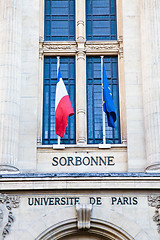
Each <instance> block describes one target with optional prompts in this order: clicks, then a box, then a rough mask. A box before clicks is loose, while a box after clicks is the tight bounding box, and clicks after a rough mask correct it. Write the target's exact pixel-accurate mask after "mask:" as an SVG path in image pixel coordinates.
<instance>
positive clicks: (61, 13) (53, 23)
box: [44, 0, 75, 41]
mask: <svg viewBox="0 0 160 240" xmlns="http://www.w3.org/2000/svg"><path fill="white" fill-rule="evenodd" d="M44 32H45V34H44V35H45V36H44V39H45V41H46V40H50V41H56V40H58V41H59V40H60V41H63V40H74V38H75V3H74V0H62V1H56V0H45V31H44Z"/></svg>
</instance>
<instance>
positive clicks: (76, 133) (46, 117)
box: [42, 0, 124, 146]
mask: <svg viewBox="0 0 160 240" xmlns="http://www.w3.org/2000/svg"><path fill="white" fill-rule="evenodd" d="M117 1H118V0H85V1H81V0H44V3H45V18H44V43H43V46H42V47H43V52H44V82H43V130H42V143H43V144H44V145H45V144H46V145H51V144H56V143H57V135H56V133H55V91H56V83H57V56H59V55H60V66H61V74H62V78H63V80H64V83H65V85H66V88H67V91H68V94H69V97H70V99H71V103H72V106H73V108H74V112H75V114H74V115H73V116H71V117H69V118H68V123H67V129H66V132H65V135H64V137H63V138H61V143H62V144H75V143H77V144H81V143H83V144H84V145H85V144H86V143H87V144H100V143H103V119H102V116H103V114H102V113H103V112H102V88H101V57H100V56H101V55H104V63H105V69H106V74H107V78H108V82H109V86H110V88H111V92H112V96H113V101H114V105H115V109H116V115H117V120H116V122H115V128H111V127H109V126H108V123H107V117H106V119H105V121H106V126H105V128H106V129H105V132H106V143H108V144H119V143H121V136H120V135H121V134H120V133H121V131H120V110H119V80H118V52H120V51H119V49H120V47H121V45H120V44H121V43H120V44H118V41H117V16H118V18H119V12H118V14H117V12H116V2H117ZM120 1H121V0H120ZM85 9H86V12H85V13H84V11H85ZM118 10H119V8H118ZM75 12H76V13H77V14H75ZM75 22H76V23H77V24H75ZM75 28H76V31H75ZM85 29H86V32H85ZM75 32H76V38H75ZM118 34H122V33H121V29H119V31H118ZM120 36H121V35H120ZM76 39H78V41H76ZM55 41H56V42H55ZM69 41H72V42H70V43H69ZM116 54H117V55H116ZM119 61H121V58H119ZM120 66H121V65H120ZM75 69H76V73H75ZM85 94H86V96H85ZM76 105H77V109H75V108H76ZM86 121H87V124H86ZM76 124H77V125H76ZM123 129H124V128H123V126H122V131H123ZM122 138H123V132H122ZM81 146H82V145H81Z"/></svg>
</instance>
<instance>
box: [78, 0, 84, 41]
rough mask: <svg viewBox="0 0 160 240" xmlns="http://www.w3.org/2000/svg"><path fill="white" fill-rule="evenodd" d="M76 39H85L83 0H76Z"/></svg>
mask: <svg viewBox="0 0 160 240" xmlns="http://www.w3.org/2000/svg"><path fill="white" fill-rule="evenodd" d="M76 40H77V41H84V40H85V0H81V1H79V0H76Z"/></svg>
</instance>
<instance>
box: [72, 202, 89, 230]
mask: <svg viewBox="0 0 160 240" xmlns="http://www.w3.org/2000/svg"><path fill="white" fill-rule="evenodd" d="M76 212H77V227H78V229H85V228H87V229H89V228H90V219H91V212H92V205H91V204H82V205H81V204H77V205H76Z"/></svg>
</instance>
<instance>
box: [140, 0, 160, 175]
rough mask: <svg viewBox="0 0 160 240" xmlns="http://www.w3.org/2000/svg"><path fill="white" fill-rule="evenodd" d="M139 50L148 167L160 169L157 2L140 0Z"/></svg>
mask: <svg viewBox="0 0 160 240" xmlns="http://www.w3.org/2000/svg"><path fill="white" fill-rule="evenodd" d="M140 7H141V51H142V52H141V53H142V58H141V61H142V81H143V106H144V124H145V134H146V136H145V139H146V155H147V164H146V167H147V168H146V169H147V170H151V171H152V170H153V171H159V170H160V38H159V36H160V1H159V0H154V1H150V0H141V1H140Z"/></svg>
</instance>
